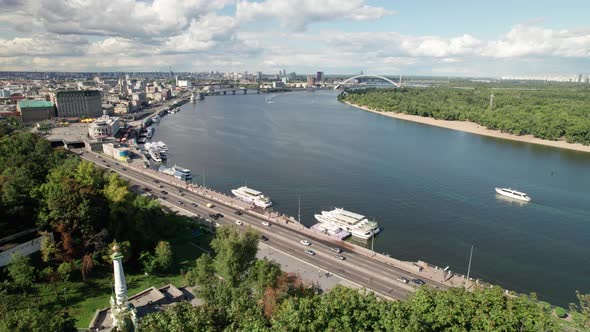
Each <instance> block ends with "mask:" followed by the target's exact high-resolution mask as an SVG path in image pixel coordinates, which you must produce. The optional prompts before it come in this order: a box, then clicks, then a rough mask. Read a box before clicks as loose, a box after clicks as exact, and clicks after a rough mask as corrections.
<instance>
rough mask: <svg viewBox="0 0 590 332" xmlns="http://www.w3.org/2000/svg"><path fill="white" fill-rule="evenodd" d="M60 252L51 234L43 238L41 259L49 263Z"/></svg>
mask: <svg viewBox="0 0 590 332" xmlns="http://www.w3.org/2000/svg"><path fill="white" fill-rule="evenodd" d="M57 252H58V246H57V244H56V243H55V241H54V240H53V239H52V238H51V237H50V236H47V235H45V236H43V238H41V259H42V260H43V261H44V262H45V263H47V262H49V261H52V260H54V259H55V256H56V254H57Z"/></svg>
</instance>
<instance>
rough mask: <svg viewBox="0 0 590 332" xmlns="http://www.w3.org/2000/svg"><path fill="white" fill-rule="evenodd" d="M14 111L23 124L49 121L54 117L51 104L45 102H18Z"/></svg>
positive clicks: (53, 108)
mask: <svg viewBox="0 0 590 332" xmlns="http://www.w3.org/2000/svg"><path fill="white" fill-rule="evenodd" d="M16 110H17V111H18V113H19V115H20V117H21V121H22V122H23V123H24V124H32V123H37V122H41V121H44V120H49V119H51V118H52V117H54V116H55V107H54V106H53V103H52V102H50V101H45V100H27V99H23V100H20V101H19V102H18V104H17V105H16Z"/></svg>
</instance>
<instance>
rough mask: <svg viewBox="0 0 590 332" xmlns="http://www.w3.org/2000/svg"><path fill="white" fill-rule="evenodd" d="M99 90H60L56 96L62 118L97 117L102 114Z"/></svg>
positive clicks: (55, 101)
mask: <svg viewBox="0 0 590 332" xmlns="http://www.w3.org/2000/svg"><path fill="white" fill-rule="evenodd" d="M100 98H101V96H100V91H98V90H70V91H58V92H57V93H56V94H55V96H54V103H55V106H56V107H57V116H58V117H60V118H96V117H99V116H100V115H101V114H102V105H101V100H100Z"/></svg>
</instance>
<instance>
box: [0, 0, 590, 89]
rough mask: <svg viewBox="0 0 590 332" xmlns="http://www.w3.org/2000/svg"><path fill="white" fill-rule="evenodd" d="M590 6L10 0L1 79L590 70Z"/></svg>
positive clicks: (359, 0) (502, 0) (584, 2)
mask: <svg viewBox="0 0 590 332" xmlns="http://www.w3.org/2000/svg"><path fill="white" fill-rule="evenodd" d="M589 13H590V1H588V0H560V1H556V0H536V1H535V0H495V1H474V0H470V1H468V0H445V1H442V0H412V1H410V0H405V1H396V0H390V1H387V0H374V1H371V0H116V1H112V0H0V71H13V70H21V71H33V70H37V71H168V70H169V67H170V66H171V67H172V70H173V71H176V72H181V71H210V70H218V71H237V72H244V71H249V72H258V71H262V72H264V73H277V72H278V71H279V70H282V69H286V70H287V72H296V73H298V74H310V73H314V72H316V71H324V72H325V73H326V74H328V75H330V74H357V73H359V72H360V71H364V72H365V73H370V74H381V75H399V74H404V75H435V76H471V77H499V76H508V75H530V76H545V75H577V74H580V73H582V74H588V73H590V20H589V18H590V16H589Z"/></svg>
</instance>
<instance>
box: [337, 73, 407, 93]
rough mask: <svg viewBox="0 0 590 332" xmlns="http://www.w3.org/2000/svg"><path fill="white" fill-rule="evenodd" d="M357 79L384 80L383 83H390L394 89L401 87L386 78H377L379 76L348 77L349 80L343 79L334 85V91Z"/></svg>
mask: <svg viewBox="0 0 590 332" xmlns="http://www.w3.org/2000/svg"><path fill="white" fill-rule="evenodd" d="M357 78H378V79H381V80H384V81H386V82H388V83H391V84H392V85H393V86H395V87H396V88H399V87H401V85H400V84H399V83H396V82H394V81H392V80H390V79H389V78H387V77H383V76H379V75H357V76H353V77H350V78H347V79H345V80H344V81H342V82H341V83H339V84H338V85H336V86H335V87H334V90H338V89H339V88H340V87H341V86H342V85H344V84H346V83H347V82H349V81H352V80H355V79H357Z"/></svg>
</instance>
